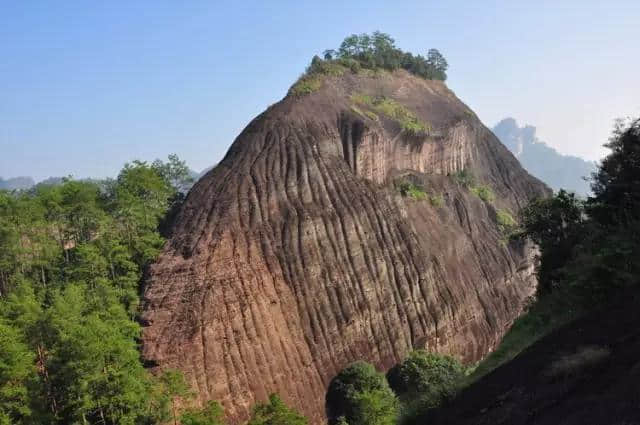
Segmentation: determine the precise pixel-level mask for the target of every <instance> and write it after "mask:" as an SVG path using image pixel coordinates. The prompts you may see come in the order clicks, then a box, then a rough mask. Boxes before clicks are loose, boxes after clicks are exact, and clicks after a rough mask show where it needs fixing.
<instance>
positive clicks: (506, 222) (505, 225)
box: [496, 209, 518, 237]
mask: <svg viewBox="0 0 640 425" xmlns="http://www.w3.org/2000/svg"><path fill="white" fill-rule="evenodd" d="M496 221H497V222H498V229H499V230H500V233H502V235H503V236H505V237H510V236H511V235H512V234H513V233H514V232H515V231H516V229H517V228H518V223H517V222H516V220H515V219H514V218H513V216H512V215H511V214H510V213H509V211H507V210H504V209H498V210H496Z"/></svg>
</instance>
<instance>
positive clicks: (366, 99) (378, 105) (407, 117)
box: [351, 93, 431, 136]
mask: <svg viewBox="0 0 640 425" xmlns="http://www.w3.org/2000/svg"><path fill="white" fill-rule="evenodd" d="M351 100H352V101H353V102H354V103H356V104H359V105H364V106H367V107H369V108H371V109H372V110H373V111H375V112H376V113H378V114H381V115H384V116H386V117H387V118H390V119H392V120H394V121H396V122H397V123H398V124H400V127H401V128H402V130H403V131H405V132H406V133H408V134H411V135H415V136H424V135H427V134H429V132H431V126H430V125H429V124H427V123H425V122H423V121H420V120H419V119H418V117H417V116H415V115H414V114H413V113H412V112H411V111H409V110H408V109H407V108H406V107H404V106H403V105H401V104H400V103H398V102H396V101H395V100H393V99H389V98H386V97H383V96H382V97H375V98H374V97H372V96H369V95H366V94H361V93H355V94H353V95H352V96H351Z"/></svg>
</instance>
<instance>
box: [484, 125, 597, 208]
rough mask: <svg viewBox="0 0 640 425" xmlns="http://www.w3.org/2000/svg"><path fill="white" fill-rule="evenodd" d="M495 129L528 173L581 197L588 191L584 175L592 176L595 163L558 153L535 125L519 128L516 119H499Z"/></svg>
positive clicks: (555, 187)
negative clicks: (539, 134) (538, 135)
mask: <svg viewBox="0 0 640 425" xmlns="http://www.w3.org/2000/svg"><path fill="white" fill-rule="evenodd" d="M493 132H494V133H495V135H496V136H498V138H499V139H500V141H501V142H502V143H503V144H504V145H505V146H506V147H507V148H508V149H509V150H510V151H511V152H512V153H513V154H514V155H515V156H516V157H517V158H518V160H519V161H520V163H521V164H522V166H523V167H524V168H525V169H526V170H527V171H528V172H529V173H531V174H533V175H534V176H535V177H537V178H539V179H540V180H542V181H544V182H545V183H547V184H548V185H549V186H551V187H552V188H553V190H556V191H557V190H558V189H567V190H570V191H573V192H575V193H576V194H578V195H581V196H585V195H586V194H587V193H589V191H590V187H589V182H587V181H585V180H584V179H583V177H590V176H591V173H592V172H594V171H595V170H596V163H595V162H592V161H585V160H584V159H582V158H578V157H576V156H570V155H562V154H560V153H558V151H556V150H555V149H553V148H552V147H550V146H548V145H547V144H546V143H544V142H542V141H540V140H539V139H538V138H537V137H536V128H535V127H533V126H531V125H525V126H524V127H519V126H518V123H517V122H516V120H515V119H513V118H505V119H503V120H502V121H500V122H499V123H498V124H496V126H495V127H493Z"/></svg>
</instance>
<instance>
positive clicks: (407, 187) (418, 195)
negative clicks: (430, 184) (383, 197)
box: [396, 180, 444, 208]
mask: <svg viewBox="0 0 640 425" xmlns="http://www.w3.org/2000/svg"><path fill="white" fill-rule="evenodd" d="M396 188H397V190H398V191H399V192H400V194H401V195H402V196H405V197H408V198H411V199H415V200H416V201H425V200H428V201H429V203H430V204H431V205H433V206H434V207H436V208H440V207H442V206H443V205H444V197H443V196H442V195H441V194H429V193H427V191H426V190H425V189H424V188H423V187H422V186H420V185H417V184H415V183H412V182H410V181H407V180H400V181H399V182H397V183H396Z"/></svg>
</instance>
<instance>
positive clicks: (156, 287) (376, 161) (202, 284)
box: [143, 71, 548, 423]
mask: <svg viewBox="0 0 640 425" xmlns="http://www.w3.org/2000/svg"><path fill="white" fill-rule="evenodd" d="M354 93H362V94H369V95H371V96H385V97H388V98H391V99H394V100H395V101H397V102H399V103H401V104H402V105H404V106H405V107H406V108H407V109H409V110H410V111H412V112H413V113H414V114H416V115H417V116H418V117H419V118H420V119H421V120H423V121H425V122H428V123H429V124H430V125H431V127H432V131H431V135H430V136H428V137H421V138H418V137H408V136H407V135H406V134H404V133H403V132H402V131H401V129H400V127H399V125H398V124H397V123H395V122H394V121H391V120H388V119H385V118H384V117H381V116H380V117H378V118H377V119H372V118H371V117H369V116H367V115H366V114H362V113H360V112H358V111H357V110H354V108H353V106H354V104H353V100H352V98H351V95H352V94H354ZM463 168H465V169H468V170H470V171H472V172H473V173H474V174H475V176H476V179H477V180H478V181H480V182H483V183H484V184H487V185H489V186H491V187H492V188H493V191H494V192H495V194H496V200H495V202H494V205H490V204H487V203H485V202H483V201H482V200H480V199H479V198H478V197H477V196H475V195H474V194H473V193H471V192H470V191H469V190H468V189H466V188H464V187H462V186H460V185H459V184H457V183H456V182H455V180H454V179H453V178H452V177H449V176H447V174H449V173H454V172H456V171H460V170H461V169H463ZM399 178H404V179H413V181H416V182H419V183H421V184H422V185H423V186H424V187H425V188H426V191H427V192H428V193H429V194H432V195H437V196H441V197H442V200H443V201H444V202H443V205H442V206H440V207H438V206H435V205H432V204H431V203H430V202H429V200H415V199H412V198H410V197H406V198H405V197H402V196H401V195H400V194H399V193H398V191H397V190H395V189H394V186H393V182H394V181H397V180H398V179H399ZM547 193H548V189H547V188H546V187H545V186H544V185H543V184H542V183H540V182H539V181H538V180H536V179H534V178H533V177H531V176H529V175H528V174H527V173H526V172H525V171H524V170H523V169H522V168H521V167H520V165H519V164H518V162H517V160H516V159H515V158H514V157H513V156H512V155H511V154H510V153H509V152H508V150H507V149H506V148H505V147H503V146H502V145H501V144H500V143H499V142H498V140H497V139H496V138H495V137H494V135H493V134H492V133H491V132H490V131H489V130H487V129H486V128H485V127H484V126H483V125H482V124H481V123H480V122H479V120H478V118H477V117H476V116H475V114H474V113H473V112H472V111H471V110H470V109H468V108H467V107H466V106H465V105H464V104H463V103H462V102H460V100H458V99H457V98H456V97H455V95H454V94H453V93H452V92H451V91H450V90H449V89H448V88H447V87H446V86H445V85H444V84H443V83H441V82H437V81H425V80H422V79H419V78H416V77H414V76H411V75H409V74H407V73H406V72H402V71H397V72H395V73H393V74H383V75H381V76H377V77H366V76H362V75H353V74H346V75H344V76H341V77H327V78H326V79H325V81H324V83H323V86H322V88H321V89H320V90H318V91H316V92H314V93H311V94H308V95H305V96H298V97H296V96H288V97H286V98H285V99H283V100H282V101H281V102H279V103H277V104H275V105H273V106H272V107H270V108H269V109H268V110H267V111H266V112H264V113H263V114H261V115H260V116H259V117H257V118H256V119H255V120H254V121H253V122H251V124H249V126H248V127H247V128H246V129H245V130H244V131H243V132H242V134H241V135H240V136H239V137H238V138H237V139H236V141H235V142H234V143H233V145H232V146H231V148H230V150H229V152H228V153H227V155H226V156H225V158H224V159H223V161H221V162H220V164H219V165H218V166H217V167H215V168H214V169H213V170H211V171H210V172H209V173H208V174H207V175H206V176H205V177H203V178H202V179H201V180H200V181H199V182H198V183H197V184H196V185H195V186H194V188H193V189H192V190H191V192H190V193H189V196H188V198H187V200H186V202H185V204H184V207H183V209H182V211H181V213H180V215H179V217H178V220H177V223H176V226H175V229H174V232H173V237H172V238H171V240H170V242H169V243H168V244H167V247H166V248H165V250H164V252H163V254H162V255H161V257H160V259H159V260H158V262H157V263H156V264H155V265H154V266H153V267H152V268H151V271H150V278H149V282H148V285H147V288H146V291H145V300H144V301H145V312H144V319H145V320H146V321H147V324H148V326H147V327H146V328H145V330H144V348H143V352H144V356H145V358H146V359H147V360H149V361H151V362H155V363H156V364H157V365H158V367H161V368H164V367H175V368H179V369H181V370H183V371H184V372H185V374H186V376H187V377H188V379H189V381H190V382H191V383H192V384H193V387H194V389H195V390H196V391H197V394H198V399H199V400H200V401H203V400H208V399H215V400H218V401H220V402H222V404H223V405H224V407H225V409H226V412H227V414H228V416H229V419H230V420H231V422H232V423H238V422H240V421H242V420H244V419H246V418H247V417H248V413H249V411H250V407H251V406H252V405H253V404H254V403H255V402H257V401H262V400H264V399H266V397H267V395H268V394H269V393H271V392H278V393H280V394H281V396H282V397H283V399H284V400H285V401H286V402H287V403H289V404H291V405H293V406H295V407H296V408H298V409H300V410H301V411H303V412H304V413H305V414H306V415H307V416H308V417H309V418H310V419H311V420H312V422H313V423H320V422H322V420H323V419H324V397H325V390H326V387H327V385H328V383H329V381H330V380H331V378H332V377H333V376H334V375H335V374H336V373H337V372H338V371H339V370H340V369H341V368H343V367H344V366H346V365H347V364H349V363H350V362H352V361H354V360H358V359H364V360H367V361H370V362H372V363H374V364H375V365H376V366H377V367H378V368H380V369H387V368H389V367H391V366H392V365H394V364H395V363H397V362H398V361H400V360H402V359H403V357H404V356H405V355H406V354H407V352H408V351H409V350H411V349H413V348H418V347H426V348H428V349H430V350H435V351H439V352H445V353H452V354H455V355H457V356H459V357H460V358H462V359H464V360H467V361H476V360H478V359H480V358H481V357H482V356H483V355H485V354H486V353H487V352H488V351H490V350H491V349H492V348H493V347H494V346H495V345H496V343H497V342H498V341H499V339H500V337H501V336H502V335H503V333H504V331H505V329H506V328H507V326H508V325H509V324H510V323H511V322H512V321H513V319H514V318H515V317H516V316H517V315H518V313H519V312H520V311H521V309H522V307H523V304H524V302H525V300H526V298H527V297H529V296H530V295H531V294H532V292H533V289H534V285H535V278H534V276H533V273H532V272H533V268H532V254H533V252H532V250H531V247H528V246H524V245H522V244H516V243H507V242H505V241H504V237H503V235H501V233H500V231H499V229H498V226H497V223H496V209H497V208H506V209H509V210H511V211H512V212H515V211H517V209H518V208H519V207H521V206H522V205H524V204H525V203H526V202H527V200H528V199H530V198H532V197H534V196H540V195H545V194H547Z"/></svg>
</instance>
